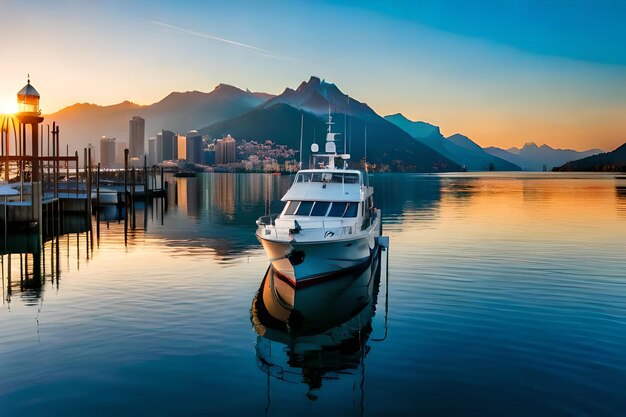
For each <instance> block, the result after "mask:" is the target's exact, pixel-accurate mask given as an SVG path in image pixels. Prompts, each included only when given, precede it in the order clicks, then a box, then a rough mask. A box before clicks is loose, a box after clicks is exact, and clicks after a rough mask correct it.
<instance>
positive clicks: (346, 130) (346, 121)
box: [343, 96, 350, 153]
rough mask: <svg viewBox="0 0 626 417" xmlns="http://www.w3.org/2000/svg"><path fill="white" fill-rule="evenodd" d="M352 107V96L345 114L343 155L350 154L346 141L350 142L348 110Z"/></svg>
mask: <svg viewBox="0 0 626 417" xmlns="http://www.w3.org/2000/svg"><path fill="white" fill-rule="evenodd" d="M349 106H350V96H348V107H346V111H345V112H343V153H348V149H347V148H346V144H347V143H346V141H347V140H348V108H349Z"/></svg>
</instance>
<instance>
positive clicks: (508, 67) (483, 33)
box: [0, 0, 626, 149]
mask: <svg viewBox="0 0 626 417" xmlns="http://www.w3.org/2000/svg"><path fill="white" fill-rule="evenodd" d="M0 1H1V3H0V4H1V5H2V6H1V7H2V8H3V9H4V10H3V13H2V14H0V39H2V42H3V55H4V56H8V57H11V58H12V59H11V63H10V64H7V63H5V65H2V66H0V105H2V103H6V102H7V101H10V102H12V101H13V100H14V97H15V92H16V91H17V90H18V89H19V88H21V86H22V84H23V82H24V79H25V75H26V73H29V72H30V73H31V76H32V80H33V84H34V85H35V86H36V87H37V88H38V89H39V91H40V93H41V94H42V108H43V110H44V112H51V111H56V110H58V109H60V108H62V107H64V106H67V105H70V104H73V103H75V102H93V103H97V104H113V103H117V102H120V101H123V100H127V99H128V100H131V101H135V102H138V103H141V104H149V103H152V102H155V101H158V100H160V99H161V98H162V97H164V96H165V95H167V94H168V93H169V92H171V91H186V90H200V91H210V90H211V89H212V88H213V87H214V86H215V85H217V84H218V83H222V82H223V83H228V84H233V85H236V86H238V87H241V88H250V89H251V90H255V91H266V92H271V93H280V92H281V91H282V90H283V89H284V88H285V87H287V86H290V87H296V86H297V85H298V84H299V83H300V82H301V81H302V80H306V79H308V78H309V76H311V75H317V76H320V77H322V78H326V79H327V80H329V81H331V82H334V83H336V84H337V85H338V86H339V87H340V88H341V89H342V90H343V91H344V92H346V93H348V94H350V95H351V96H353V97H355V98H357V99H359V100H361V101H365V102H367V103H368V104H369V105H370V106H371V107H373V108H374V109H375V110H376V111H377V112H379V113H381V114H389V113H395V112H402V113H404V114H405V115H407V116H408V117H409V118H412V119H414V120H424V121H428V122H430V123H434V124H437V125H439V126H441V129H442V132H443V133H444V134H446V135H451V134H453V133H456V132H461V133H464V134H466V135H468V136H470V137H472V138H473V139H474V140H476V141H477V142H478V143H480V144H481V145H483V146H488V145H498V146H503V147H508V146H513V145H518V146H519V145H521V144H523V143H524V142H526V141H536V142H539V143H544V142H546V143H549V144H550V145H553V146H559V147H573V148H576V149H583V148H591V147H602V148H605V149H611V148H614V147H616V146H617V145H619V144H621V143H623V142H625V141H626V117H625V115H626V25H624V24H623V23H622V21H623V20H624V19H625V18H626V2H588V1H586V2H582V1H569V2H561V1H544V2H528V1H527V2H520V1H506V0H504V1H484V2H475V1H448V2H431V1H419V2H410V1H391V2H373V1H347V0H342V1H298V0H292V1H275V0H266V1H262V2H261V1H231V2H213V1H208V2H184V1H181V2H162V1H129V2H118V1H108V2H84V1H74V0H70V1H68V0H60V1H55V2H48V1H31V2H23V1H14V0H8V1H7V0H0ZM26 22H28V23H29V24H26ZM33 52H34V53H35V56H37V59H35V60H34V61H33V59H32V57H33V55H32V54H33Z"/></svg>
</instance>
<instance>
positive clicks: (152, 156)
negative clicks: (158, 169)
mask: <svg viewBox="0 0 626 417" xmlns="http://www.w3.org/2000/svg"><path fill="white" fill-rule="evenodd" d="M156 142H157V138H155V137H152V138H150V139H148V166H152V165H156V163H157V162H156V157H157V155H156V153H157V151H156Z"/></svg>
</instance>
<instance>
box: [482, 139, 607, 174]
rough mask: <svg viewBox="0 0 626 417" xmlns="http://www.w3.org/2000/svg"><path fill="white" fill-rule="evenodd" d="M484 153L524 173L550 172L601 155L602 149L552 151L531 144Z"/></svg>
mask: <svg viewBox="0 0 626 417" xmlns="http://www.w3.org/2000/svg"><path fill="white" fill-rule="evenodd" d="M485 152H487V153H489V154H491V155H494V156H497V157H499V158H502V159H504V160H506V161H509V162H511V163H513V164H516V165H518V166H520V167H521V168H522V169H523V170H525V171H541V170H543V168H544V165H545V168H546V170H548V171H551V170H552V168H555V167H559V166H561V165H563V164H564V163H566V162H568V161H574V160H577V159H581V158H586V157H588V156H591V155H596V154H599V153H602V152H603V151H602V149H589V150H586V151H575V150H572V149H554V148H552V147H550V146H548V145H541V146H537V145H536V144H535V143H533V142H529V143H526V144H524V146H523V147H522V148H521V149H520V148H509V149H506V150H504V149H501V148H495V147H489V148H485Z"/></svg>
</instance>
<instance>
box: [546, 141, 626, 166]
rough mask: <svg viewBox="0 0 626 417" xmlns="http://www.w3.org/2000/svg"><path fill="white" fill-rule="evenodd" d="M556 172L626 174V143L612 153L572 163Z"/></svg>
mask: <svg viewBox="0 0 626 417" xmlns="http://www.w3.org/2000/svg"><path fill="white" fill-rule="evenodd" d="M554 171H601V172H626V143H624V144H623V145H622V146H620V147H618V148H617V149H615V150H613V151H611V152H607V153H601V154H598V155H592V156H588V157H586V158H582V159H579V160H577V161H570V162H568V163H566V164H564V165H563V166H560V167H557V168H554Z"/></svg>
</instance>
